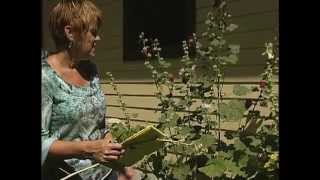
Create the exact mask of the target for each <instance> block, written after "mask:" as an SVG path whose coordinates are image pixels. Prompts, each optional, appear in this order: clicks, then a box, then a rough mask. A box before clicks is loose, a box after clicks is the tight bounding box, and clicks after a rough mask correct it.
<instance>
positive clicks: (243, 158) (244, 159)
mask: <svg viewBox="0 0 320 180" xmlns="http://www.w3.org/2000/svg"><path fill="white" fill-rule="evenodd" d="M248 161H249V156H248V155H247V154H244V155H242V156H241V157H240V159H239V160H238V164H239V166H240V167H246V166H247V164H248Z"/></svg>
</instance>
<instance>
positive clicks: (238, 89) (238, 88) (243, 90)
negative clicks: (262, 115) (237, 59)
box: [233, 84, 250, 96]
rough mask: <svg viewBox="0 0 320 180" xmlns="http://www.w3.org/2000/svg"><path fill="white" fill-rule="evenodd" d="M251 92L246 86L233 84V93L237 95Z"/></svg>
mask: <svg viewBox="0 0 320 180" xmlns="http://www.w3.org/2000/svg"><path fill="white" fill-rule="evenodd" d="M249 92H250V89H249V88H247V87H245V86H241V85H239V84H237V85H234V86H233V94H235V95H237V96H244V95H246V94H248V93H249Z"/></svg>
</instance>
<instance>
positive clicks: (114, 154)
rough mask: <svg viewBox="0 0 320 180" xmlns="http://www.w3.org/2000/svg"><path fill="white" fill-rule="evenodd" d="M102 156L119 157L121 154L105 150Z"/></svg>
mask: <svg viewBox="0 0 320 180" xmlns="http://www.w3.org/2000/svg"><path fill="white" fill-rule="evenodd" d="M104 154H105V155H107V156H109V155H113V156H120V155H121V154H122V153H121V151H116V150H106V151H105V152H104Z"/></svg>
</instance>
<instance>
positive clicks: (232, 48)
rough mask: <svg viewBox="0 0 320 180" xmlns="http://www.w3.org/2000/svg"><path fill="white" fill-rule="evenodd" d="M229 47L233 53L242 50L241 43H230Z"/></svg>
mask: <svg viewBox="0 0 320 180" xmlns="http://www.w3.org/2000/svg"><path fill="white" fill-rule="evenodd" d="M229 48H230V51H231V53H232V54H239V52H240V45H235V44H230V45H229Z"/></svg>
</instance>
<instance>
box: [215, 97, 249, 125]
mask: <svg viewBox="0 0 320 180" xmlns="http://www.w3.org/2000/svg"><path fill="white" fill-rule="evenodd" d="M245 111H246V108H245V103H244V101H239V100H231V101H230V102H229V103H228V104H226V103H221V104H220V113H221V115H222V117H223V118H225V120H230V121H234V120H240V119H241V118H242V117H243V114H244V112H245Z"/></svg>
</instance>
